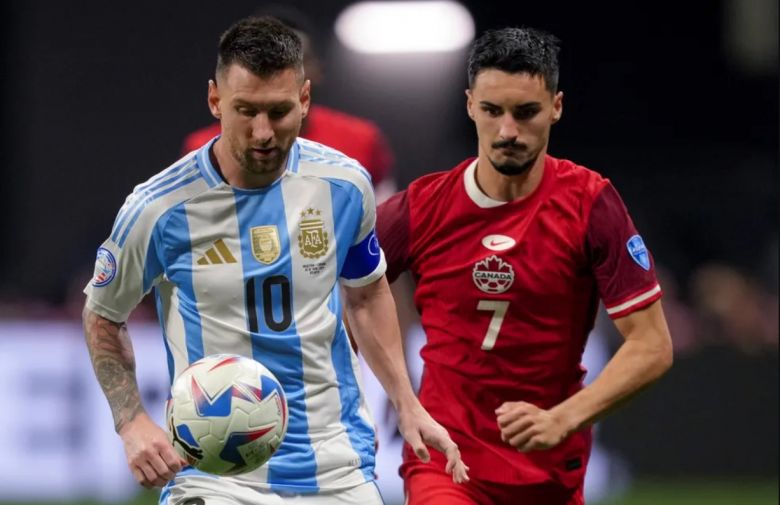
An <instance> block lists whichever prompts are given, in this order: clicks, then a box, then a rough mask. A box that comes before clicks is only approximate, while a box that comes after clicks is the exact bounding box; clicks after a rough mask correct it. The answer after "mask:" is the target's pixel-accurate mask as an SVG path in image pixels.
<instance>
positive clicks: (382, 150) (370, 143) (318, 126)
mask: <svg viewBox="0 0 780 505" xmlns="http://www.w3.org/2000/svg"><path fill="white" fill-rule="evenodd" d="M220 131H221V129H220V125H219V123H214V124H212V125H210V126H207V127H205V128H201V129H200V130H196V131H194V132H192V133H190V134H189V135H187V137H186V138H185V139H184V146H183V149H182V150H183V152H184V153H185V154H186V153H188V152H190V151H194V150H195V149H198V148H199V147H201V146H202V145H203V144H205V143H206V142H208V141H209V140H211V139H213V138H214V137H216V136H217V135H219V133H220ZM301 137H303V138H305V139H308V140H313V141H314V142H319V143H320V144H325V145H326V146H328V147H332V148H333V149H336V150H338V151H341V152H342V153H344V154H346V155H347V156H349V157H350V158H354V159H356V160H358V161H359V162H360V164H361V165H363V167H364V168H365V169H366V170H368V173H369V174H371V180H372V182H373V183H374V185H377V184H379V183H380V182H381V181H382V180H383V179H384V178H385V177H386V176H387V175H388V172H389V171H390V167H391V166H392V164H393V153H392V152H391V151H390V147H389V146H388V144H387V141H386V140H385V137H384V135H382V132H381V130H380V129H379V128H378V127H377V126H376V125H375V124H374V123H372V122H371V121H368V120H366V119H361V118H359V117H355V116H351V115H349V114H345V113H344V112H339V111H337V110H333V109H329V108H327V107H323V106H322V105H312V106H311V107H310V108H309V114H308V116H307V117H306V121H305V123H304V127H303V130H302V131H301Z"/></svg>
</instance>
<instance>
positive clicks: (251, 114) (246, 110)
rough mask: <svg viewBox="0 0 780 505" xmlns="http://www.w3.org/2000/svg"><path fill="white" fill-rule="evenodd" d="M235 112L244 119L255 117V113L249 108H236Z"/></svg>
mask: <svg viewBox="0 0 780 505" xmlns="http://www.w3.org/2000/svg"><path fill="white" fill-rule="evenodd" d="M236 111H237V112H238V113H239V114H241V115H242V116H245V117H255V115H256V114H257V111H256V110H255V109H252V108H249V107H236Z"/></svg>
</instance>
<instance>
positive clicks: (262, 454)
mask: <svg viewBox="0 0 780 505" xmlns="http://www.w3.org/2000/svg"><path fill="white" fill-rule="evenodd" d="M166 417H167V424H168V436H169V439H170V441H171V443H172V444H173V447H174V448H175V449H176V451H177V452H178V453H179V454H180V455H181V456H182V457H183V458H184V459H185V460H187V462H189V464H190V465H192V466H194V467H195V468H197V469H198V470H201V471H204V472H208V473H212V474H216V475H238V474H242V473H247V472H251V471H252V470H255V469H256V468H258V467H260V466H261V465H263V464H264V463H265V462H267V461H268V460H269V459H270V458H271V456H272V455H273V454H274V452H276V450H277V449H278V448H279V446H280V445H281V443H282V439H283V438H284V435H285V433H287V400H286V398H285V396H284V391H283V390H282V386H281V385H280V384H279V381H278V380H276V377H274V375H273V374H272V373H271V372H270V371H269V370H268V369H267V368H265V367H264V366H263V365H261V364H260V363H258V362H257V361H255V360H253V359H250V358H245V357H243V356H238V355H234V354H215V355H212V356H206V357H205V358H203V359H201V360H198V361H196V362H195V363H193V364H192V365H190V366H189V367H187V368H186V369H185V370H184V371H183V372H182V373H181V375H179V376H178V377H177V378H176V380H175V381H174V383H173V386H172V388H171V399H170V400H168V403H167V405H166Z"/></svg>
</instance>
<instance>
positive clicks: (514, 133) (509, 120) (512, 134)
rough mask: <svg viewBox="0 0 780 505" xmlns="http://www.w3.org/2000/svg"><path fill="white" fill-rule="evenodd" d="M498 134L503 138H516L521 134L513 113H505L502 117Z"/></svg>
mask: <svg viewBox="0 0 780 505" xmlns="http://www.w3.org/2000/svg"><path fill="white" fill-rule="evenodd" d="M498 135H499V137H500V138H501V139H502V140H508V139H516V138H517V137H519V136H520V129H519V128H518V127H517V121H515V120H514V118H513V117H512V115H511V114H504V115H503V117H502V118H501V123H500V127H499V130H498Z"/></svg>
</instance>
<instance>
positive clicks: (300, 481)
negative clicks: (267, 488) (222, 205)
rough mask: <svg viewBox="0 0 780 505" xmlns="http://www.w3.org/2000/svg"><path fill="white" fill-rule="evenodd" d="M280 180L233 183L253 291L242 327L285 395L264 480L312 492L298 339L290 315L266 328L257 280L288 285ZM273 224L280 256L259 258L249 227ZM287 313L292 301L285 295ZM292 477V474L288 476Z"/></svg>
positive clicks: (277, 293)
mask: <svg viewBox="0 0 780 505" xmlns="http://www.w3.org/2000/svg"><path fill="white" fill-rule="evenodd" d="M281 183H282V181H281V180H278V181H276V182H275V183H274V184H272V185H271V186H270V187H268V188H264V189H257V190H251V191H243V190H240V189H236V188H234V189H233V190H234V192H235V199H236V214H237V216H238V228H239V233H240V237H241V242H242V244H241V254H242V263H243V265H244V282H245V286H247V287H250V286H251V285H252V284H253V285H254V289H253V290H252V291H251V293H250V292H247V295H253V296H254V299H255V307H248V308H247V309H248V310H254V315H252V314H251V313H248V314H247V318H248V320H247V328H248V329H251V327H252V326H253V324H251V323H250V319H251V318H255V320H256V322H255V323H254V326H256V328H257V329H258V331H257V332H252V334H251V338H252V357H253V358H254V359H255V360H257V361H259V362H260V363H262V364H263V365H265V366H266V368H268V369H269V370H270V371H271V372H272V373H273V374H274V375H275V376H276V377H277V378H278V379H279V381H280V382H281V383H282V386H283V388H284V393H285V395H286V396H287V405H288V414H289V420H288V427H287V435H286V436H285V438H284V441H283V442H282V445H281V446H280V447H279V450H278V451H277V452H276V454H274V455H273V457H272V458H271V460H270V461H269V462H268V463H267V465H268V482H269V484H270V485H271V489H274V490H279V491H291V492H316V491H317V490H318V489H319V488H318V486H317V479H316V472H317V463H316V460H315V458H314V450H313V448H312V445H311V438H310V437H309V424H308V420H307V417H306V404H305V391H304V383H303V355H302V352H301V339H300V336H299V335H298V333H297V329H296V326H295V320H294V318H293V319H292V321H291V322H290V325H289V326H288V327H287V328H284V329H282V330H281V331H274V330H272V329H270V328H269V327H268V324H267V322H266V320H265V311H264V306H263V302H264V299H263V291H264V289H263V283H264V281H266V280H267V279H269V278H270V277H271V276H284V277H286V278H287V280H288V282H289V286H290V296H292V293H293V292H294V290H293V288H292V266H291V262H290V237H289V235H288V233H287V217H286V215H285V208H284V201H283V197H282V191H281ZM269 225H274V226H276V230H277V233H278V234H279V244H280V254H281V256H280V257H279V258H278V259H277V260H276V261H274V262H273V263H272V264H270V265H265V264H262V263H260V262H259V261H258V260H256V259H255V257H254V255H253V254H252V244H251V228H253V227H255V226H269ZM269 286H270V289H269V291H270V292H271V294H272V297H273V298H274V299H273V300H272V301H270V302H268V303H270V305H271V307H273V310H272V313H273V316H272V317H273V318H274V320H275V321H277V322H278V321H281V320H282V303H281V289H280V288H279V285H278V284H276V285H274V286H271V285H269ZM290 310H291V314H292V312H294V301H293V300H290ZM291 476H294V477H291Z"/></svg>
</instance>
